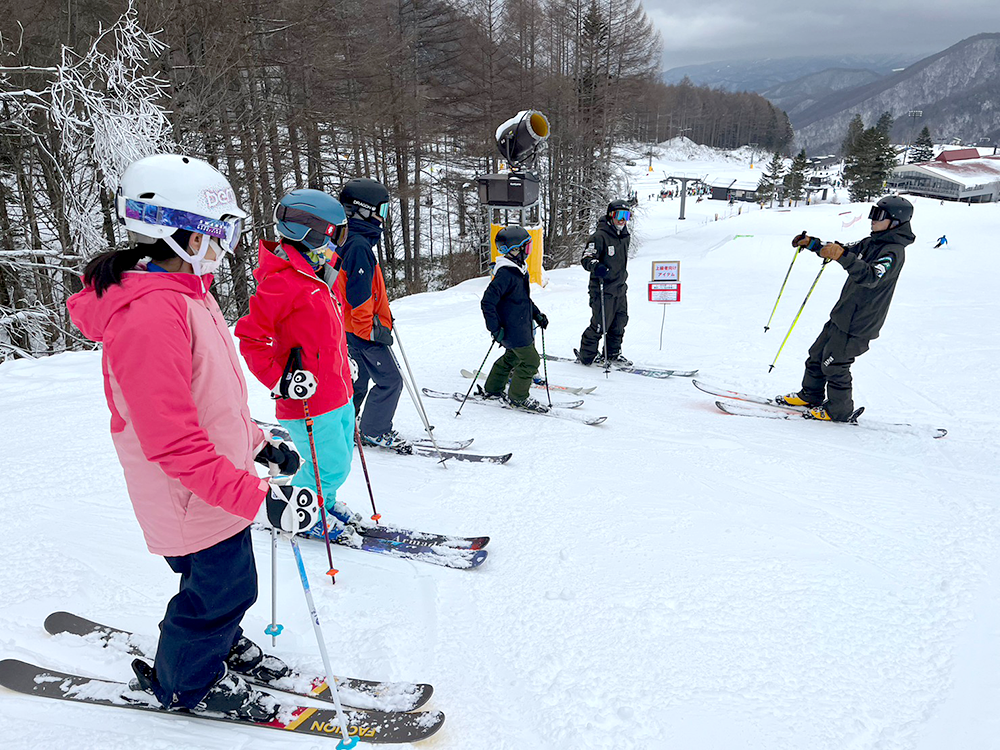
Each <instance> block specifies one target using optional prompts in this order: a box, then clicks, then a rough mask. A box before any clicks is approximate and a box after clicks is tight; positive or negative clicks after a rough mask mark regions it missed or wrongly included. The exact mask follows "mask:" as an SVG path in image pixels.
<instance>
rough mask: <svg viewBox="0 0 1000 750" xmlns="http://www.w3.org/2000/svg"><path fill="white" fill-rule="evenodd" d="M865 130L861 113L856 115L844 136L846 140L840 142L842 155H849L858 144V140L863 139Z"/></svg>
mask: <svg viewBox="0 0 1000 750" xmlns="http://www.w3.org/2000/svg"><path fill="white" fill-rule="evenodd" d="M864 132H865V122H864V120H862V119H861V115H854V117H853V118H852V119H851V122H850V124H849V125H848V126H847V135H846V136H844V140H843V142H842V143H841V144H840V154H841V156H844V157H847V156H849V155H850V154H851V153H852V152H853V151H854V149H855V148H856V147H857V145H858V141H859V140H860V139H861V134H862V133H864Z"/></svg>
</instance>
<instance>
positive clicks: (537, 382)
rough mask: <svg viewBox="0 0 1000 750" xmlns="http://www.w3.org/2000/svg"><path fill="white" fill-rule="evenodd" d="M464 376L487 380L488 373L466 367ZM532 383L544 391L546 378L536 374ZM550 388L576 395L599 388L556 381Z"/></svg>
mask: <svg viewBox="0 0 1000 750" xmlns="http://www.w3.org/2000/svg"><path fill="white" fill-rule="evenodd" d="M462 377H463V378H468V379H469V380H474V379H475V378H477V377H478V378H479V379H480V380H485V379H486V373H484V372H480V373H479V374H478V375H476V374H475V373H473V372H472V370H465V369H463V370H462ZM531 385H532V386H533V387H535V388H541V389H542V390H543V391H544V390H545V379H544V378H540V377H538V376H537V375H536V376H535V377H534V378H533V379H532V381H531ZM549 390H550V391H563V392H564V393H571V394H573V395H574V396H586V395H587V394H590V393H593V392H594V391H596V390H597V386H596V385H592V386H589V387H587V388H582V387H581V388H577V387H574V386H571V385H556V384H555V383H549Z"/></svg>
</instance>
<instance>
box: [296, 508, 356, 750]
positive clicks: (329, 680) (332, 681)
mask: <svg viewBox="0 0 1000 750" xmlns="http://www.w3.org/2000/svg"><path fill="white" fill-rule="evenodd" d="M322 503H323V501H322V500H320V507H321V508H322V507H323V505H322ZM288 541H289V542H291V545H292V552H293V553H295V565H296V567H298V569H299V580H301V581H302V591H303V592H305V595H306V604H307V605H308V606H309V615H310V616H311V617H312V622H313V631H315V633H316V642H317V643H318V644H319V655H320V658H321V659H323V669H324V670H325V671H326V684H327V685H329V687H330V695H331V696H332V697H333V705H334V708H335V709H336V711H337V724H338V725H339V727H340V733H341V736H342V737H343V739H342V740H341V741H340V742H339V743H337V750H348V748H352V747H354V746H355V745H357V744H358V738H357V737H348V734H347V717H346V716H345V715H344V707H343V706H342V705H341V704H340V693H339V690H338V688H337V678H336V677H335V676H334V674H333V669H332V668H331V667H330V655H329V654H328V653H327V651H326V642H325V641H324V640H323V629H322V628H321V627H320V624H319V615H318V614H317V613H316V603H315V602H314V601H313V596H312V591H311V590H310V589H309V577H308V576H307V575H306V566H305V565H304V564H303V562H302V552H301V551H300V550H299V545H298V542H296V541H295V537H294V536H293V535H291V534H289V535H288Z"/></svg>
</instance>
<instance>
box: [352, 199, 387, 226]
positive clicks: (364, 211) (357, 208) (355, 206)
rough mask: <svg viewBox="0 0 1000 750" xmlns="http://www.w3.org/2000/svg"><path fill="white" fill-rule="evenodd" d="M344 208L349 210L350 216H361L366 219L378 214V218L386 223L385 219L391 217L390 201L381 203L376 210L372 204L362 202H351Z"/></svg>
mask: <svg viewBox="0 0 1000 750" xmlns="http://www.w3.org/2000/svg"><path fill="white" fill-rule="evenodd" d="M344 209H345V210H346V211H347V215H348V216H360V217H361V218H362V219H365V220H367V219H370V218H371V217H373V216H378V218H379V219H381V220H382V223H383V224H384V223H385V220H386V219H388V218H389V204H388V203H380V204H379V205H378V208H376V209H375V210H374V211H373V210H372V209H371V207H370V206H364V205H361V204H360V203H349V204H347V205H346V206H344Z"/></svg>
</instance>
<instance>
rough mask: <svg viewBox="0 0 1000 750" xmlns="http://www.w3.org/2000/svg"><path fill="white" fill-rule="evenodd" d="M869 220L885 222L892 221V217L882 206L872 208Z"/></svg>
mask: <svg viewBox="0 0 1000 750" xmlns="http://www.w3.org/2000/svg"><path fill="white" fill-rule="evenodd" d="M868 218H869V219H870V220H871V221H885V220H886V219H891V218H892V216H890V215H889V212H888V211H886V210H885V209H884V208H882V207H880V206H872V210H871V211H869V212H868Z"/></svg>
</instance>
